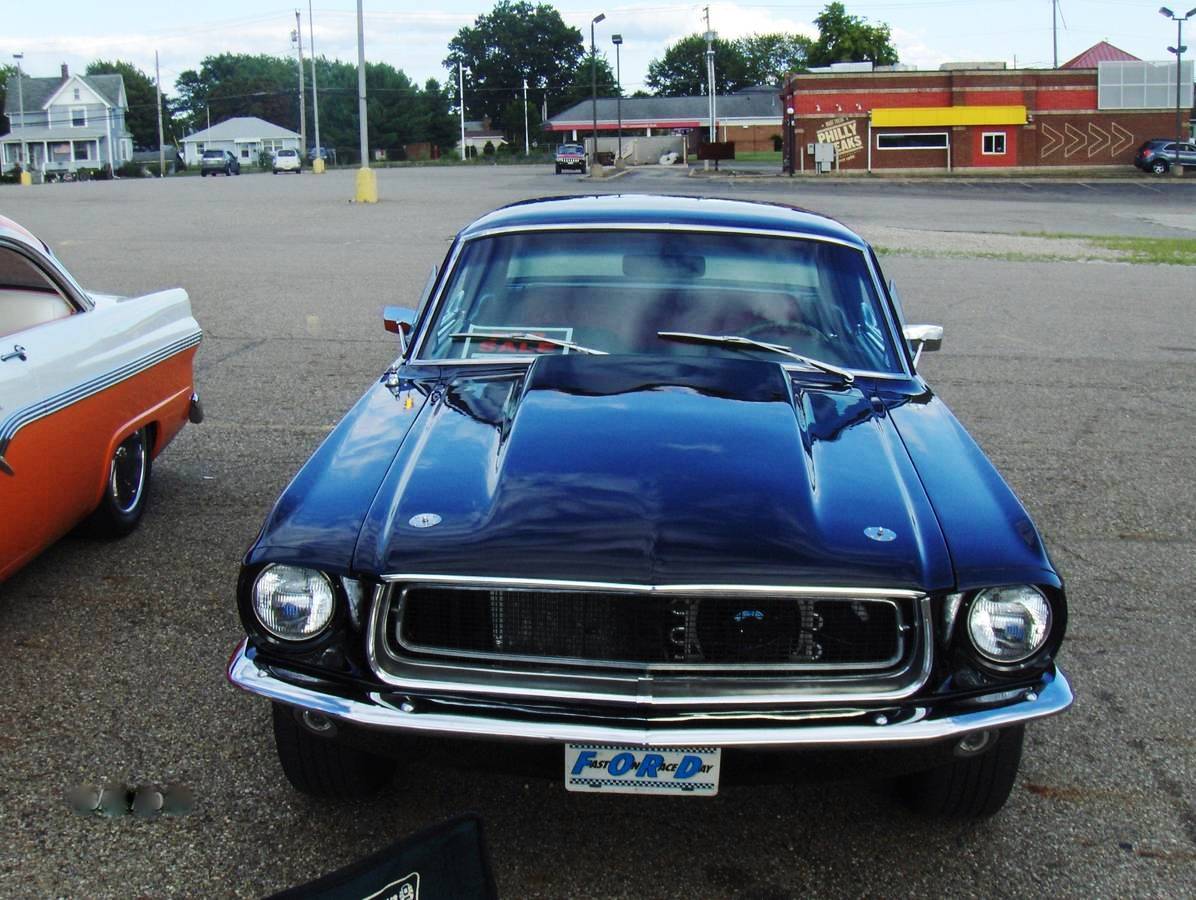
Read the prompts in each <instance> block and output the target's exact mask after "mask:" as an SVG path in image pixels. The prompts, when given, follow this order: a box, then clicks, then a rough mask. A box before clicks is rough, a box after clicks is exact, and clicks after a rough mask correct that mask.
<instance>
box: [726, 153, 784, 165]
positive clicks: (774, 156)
mask: <svg viewBox="0 0 1196 900" xmlns="http://www.w3.org/2000/svg"><path fill="white" fill-rule="evenodd" d="M728 162H729V163H734V162H774V163H778V164H779V163H780V162H781V151H780V150H736V151H735V159H734V160H729V161H728Z"/></svg>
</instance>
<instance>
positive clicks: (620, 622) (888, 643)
mask: <svg viewBox="0 0 1196 900" xmlns="http://www.w3.org/2000/svg"><path fill="white" fill-rule="evenodd" d="M901 629H902V618H901V614H900V612H899V609H898V607H897V606H896V605H895V604H893V603H892V602H889V601H877V600H853V599H841V598H833V599H832V598H825V599H823V598H813V599H805V598H801V599H798V598H790V597H767V596H764V597H746V598H745V597H719V596H673V595H668V596H665V595H651V594H649V595H642V594H621V593H618V592H605V591H531V590H486V589H481V588H448V587H414V588H408V589H407V590H406V591H404V592H403V593H402V601H401V603H399V604H397V605H396V607H395V608H394V609H392V612H391V620H390V623H389V627H388V629H387V632H388V639H390V640H391V641H392V649H395V650H399V649H400V648H397V647H394V646H393V640H394V637H395V636H396V635H397V636H398V638H399V641H398V643H399V644H400V645H402V647H403V648H405V650H406V652H413V653H416V654H420V653H433V654H463V655H473V654H484V655H487V656H493V657H497V658H502V657H531V658H558V659H568V660H576V661H581V662H593V663H597V664H610V663H623V664H644V665H647V664H662V663H672V664H677V663H681V664H695V665H701V664H706V665H724V664H757V665H786V664H789V665H795V666H796V665H801V666H817V667H819V668H821V667H824V666H825V667H827V668H836V667H840V668H841V667H852V668H856V667H859V668H865V669H880V668H885V667H888V666H892V665H894V664H896V663H897V662H898V661H899V659H900V658H901V656H902V653H903V648H904V642H903V640H902V633H901Z"/></svg>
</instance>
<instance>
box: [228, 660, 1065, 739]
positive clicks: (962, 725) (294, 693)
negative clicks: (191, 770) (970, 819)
mask: <svg viewBox="0 0 1196 900" xmlns="http://www.w3.org/2000/svg"><path fill="white" fill-rule="evenodd" d="M247 643H248V642H247V641H242V642H241V644H240V645H239V646H238V648H237V650H236V652H235V653H234V654H233V657H232V659H231V660H230V661H229V665H228V680H229V682H230V683H231V684H232V685H233V686H234V687H237V688H240V689H241V690H243V691H247V692H249V693H251V694H257V695H258V696H260V697H265V698H267V699H269V700H272V701H274V702H276V703H284V704H287V705H290V706H295V707H298V708H300V709H309V710H313V711H316V712H321V713H324V714H325V715H328V716H332V717H333V718H336V719H340V720H342V721H345V722H349V723H351V724H354V725H359V726H362V727H365V728H376V729H381V730H386V731H392V732H402V733H409V732H415V733H422V734H438V735H446V736H452V737H469V738H491V739H505V740H518V741H532V742H551V743H565V742H574V743H595V744H614V745H618V746H629V747H693V746H710V747H815V746H821V747H846V746H878V745H885V744H919V743H926V742H929V741H939V740H950V739H953V738H957V737H960V736H962V735H965V734H969V733H971V732H974V731H982V730H984V729H988V728H1004V727H1007V726H1010V725H1018V724H1021V723H1023V722H1030V721H1033V720H1035V719H1042V718H1045V717H1047V716H1053V715H1057V714H1059V713H1061V712H1063V711H1064V710H1065V709H1067V708H1068V707H1069V706H1071V704H1072V701H1073V699H1074V696H1073V694H1072V691H1071V685H1069V684H1068V682H1067V678H1066V676H1065V675H1064V674H1063V671H1062V670H1060V669H1056V671H1055V674H1054V676H1053V677H1052V678H1051V680H1050V681H1049V682H1047V683H1046V684H1044V685H1043V687H1042V689H1041V690H1040V691H1038V692H1037V693H1031V692H1024V691H1023V692H1019V696H1018V697H1015V698H1012V699H1011V700H1010V701H1009V702H1008V703H1007V704H1006V705H1004V706H999V707H994V708H989V709H979V710H976V711H974V712H965V713H959V714H956V715H953V716H943V717H939V718H933V717H932V713H933V710H932V709H930V708H929V707H927V706H921V705H920V706H917V707H914V708H913V710H912V715H910V716H909V717H908V718H904V719H902V720H900V721H896V722H893V723H892V724H885V725H880V724H860V723H859V722H858V721H857V722H854V723H845V722H840V723H837V724H835V723H833V719H832V720H831V722H832V724H821V722H820V723H819V724H810V723H809V721H806V722H805V723H803V722H801V721H798V722H787V721H785V720H779V721H778V724H770V725H766V726H758V725H757V726H753V725H752V724H750V722H749V721H747V720H748V719H750V718H753V717H754V716H753V714H751V713H745V714H744V716H743V717H742V718H743V720H744V721H741V722H739V723H737V722H736V720H735V718H734V717H732V716H727V717H725V718H722V719H716V720H713V723H714V724H704V725H700V726H694V727H681V726H677V725H672V724H661V725H657V726H653V727H639V726H635V725H625V726H621V725H590V724H584V723H575V722H544V721H528V720H526V719H504V718H502V717H501V716H499V715H468V714H464V713H460V712H418V711H415V710H412V711H404V709H403V708H402V707H401V706H398V705H395V704H393V703H391V702H389V701H388V700H387V699H386V698H385V697H383V696H382V695H381V694H380V693H378V692H376V691H371V692H369V693H368V694H366V695H365V696H364V698H363V699H351V698H346V697H339V696H334V695H331V694H326V693H322V692H320V691H318V690H314V689H312V688H309V687H301V686H299V685H296V684H291V683H290V682H288V681H284V680H282V679H281V678H277V677H275V676H274V675H272V674H271V673H270V672H269V671H267V670H266V669H264V668H262V667H260V666H258V664H257V663H256V662H255V661H254V660H253V659H251V658H250V657H249V656H248V654H247V653H246V647H247ZM814 721H816V722H819V721H820V720H818V719H815V720H814ZM823 721H824V720H823Z"/></svg>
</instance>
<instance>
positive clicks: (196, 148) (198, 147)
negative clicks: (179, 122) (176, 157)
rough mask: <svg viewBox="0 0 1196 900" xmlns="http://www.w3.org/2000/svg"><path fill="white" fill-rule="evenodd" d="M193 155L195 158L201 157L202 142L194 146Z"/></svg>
mask: <svg viewBox="0 0 1196 900" xmlns="http://www.w3.org/2000/svg"><path fill="white" fill-rule="evenodd" d="M195 153H196V155H197V156H203V141H200V142H199V143H197V144H196V145H195Z"/></svg>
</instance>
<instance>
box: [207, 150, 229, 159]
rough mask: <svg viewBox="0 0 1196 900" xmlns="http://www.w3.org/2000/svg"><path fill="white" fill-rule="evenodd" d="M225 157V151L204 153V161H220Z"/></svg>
mask: <svg viewBox="0 0 1196 900" xmlns="http://www.w3.org/2000/svg"><path fill="white" fill-rule="evenodd" d="M223 156H224V151H223V150H205V151H204V152H203V158H204V159H220V158H222V157H223Z"/></svg>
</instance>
